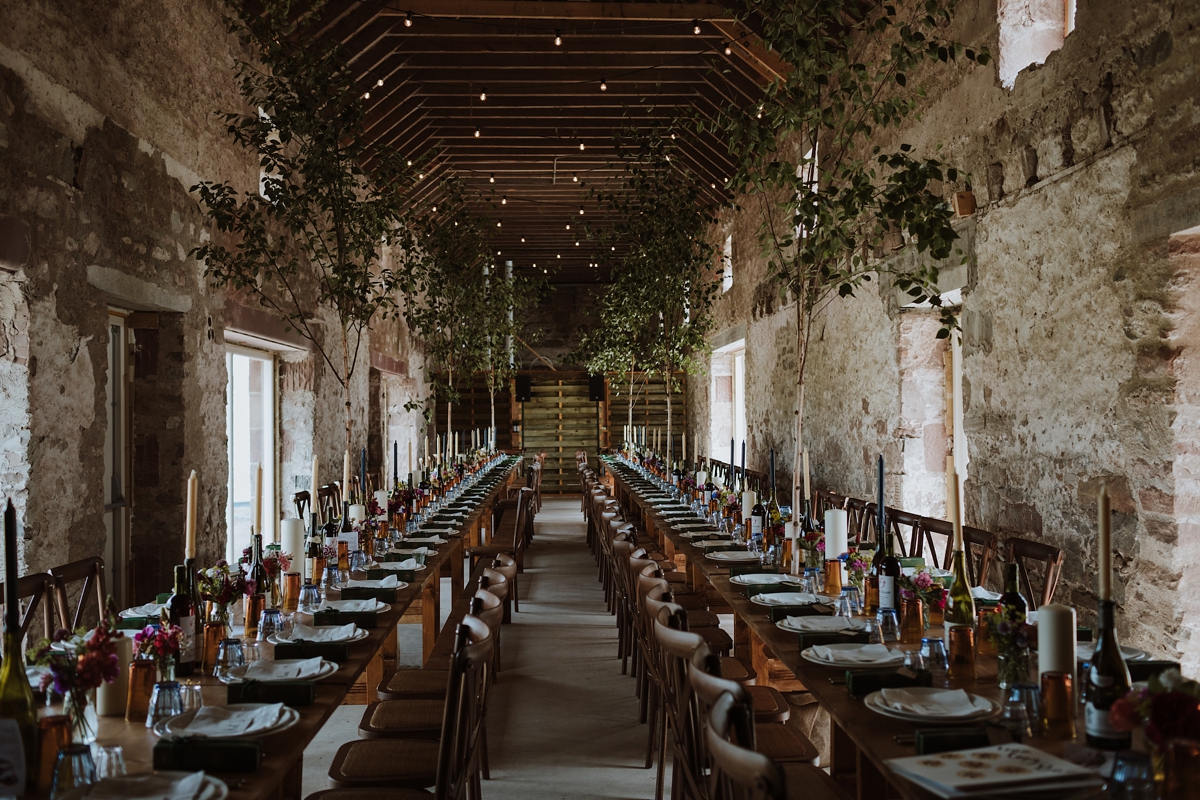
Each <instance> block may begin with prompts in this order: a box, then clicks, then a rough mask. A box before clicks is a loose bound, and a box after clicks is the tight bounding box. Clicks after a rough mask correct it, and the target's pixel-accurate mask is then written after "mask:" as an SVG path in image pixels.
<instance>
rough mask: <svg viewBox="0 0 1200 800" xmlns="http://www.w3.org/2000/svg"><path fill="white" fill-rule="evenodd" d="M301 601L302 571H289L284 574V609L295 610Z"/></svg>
mask: <svg viewBox="0 0 1200 800" xmlns="http://www.w3.org/2000/svg"><path fill="white" fill-rule="evenodd" d="M299 603H300V573H299V572H289V573H287V574H285V575H284V576H283V610H284V611H295V610H296V608H297V606H298V605H299Z"/></svg>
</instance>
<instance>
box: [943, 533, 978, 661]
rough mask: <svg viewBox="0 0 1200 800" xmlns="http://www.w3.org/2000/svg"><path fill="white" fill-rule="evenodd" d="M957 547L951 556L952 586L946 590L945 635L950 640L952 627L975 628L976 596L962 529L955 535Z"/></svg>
mask: <svg viewBox="0 0 1200 800" xmlns="http://www.w3.org/2000/svg"><path fill="white" fill-rule="evenodd" d="M955 538H956V539H957V542H956V544H957V547H955V549H954V552H953V554H952V555H951V556H950V581H951V583H950V588H949V589H948V590H947V592H946V610H945V612H944V616H943V619H944V620H945V623H944V624H945V637H946V641H950V629H951V628H953V627H954V626H956V625H966V626H967V627H969V628H971V629H972V630H974V629H975V597H974V596H973V595H972V594H971V580H970V578H968V577H967V554H966V551H965V549H964V548H963V546H962V533H961V531H960V532H959V533H958V535H957V536H956V537H955Z"/></svg>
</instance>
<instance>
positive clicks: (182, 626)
mask: <svg viewBox="0 0 1200 800" xmlns="http://www.w3.org/2000/svg"><path fill="white" fill-rule="evenodd" d="M187 573H188V569H187V567H186V566H183V565H180V566H177V567H175V592H174V594H172V595H171V597H170V598H169V599H168V600H167V618H168V619H169V620H170V621H171V624H172V625H174V626H175V627H177V628H179V652H178V653H177V654H176V655H175V674H176V675H178V676H179V677H181V678H186V677H188V676H189V675H191V674H193V673H194V672H195V671H196V603H195V601H194V600H192V597H191V595H190V594H188V583H189V581H188V574H187Z"/></svg>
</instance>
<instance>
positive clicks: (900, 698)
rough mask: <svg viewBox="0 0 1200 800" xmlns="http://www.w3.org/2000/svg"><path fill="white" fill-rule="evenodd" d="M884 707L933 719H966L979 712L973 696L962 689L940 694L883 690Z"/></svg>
mask: <svg viewBox="0 0 1200 800" xmlns="http://www.w3.org/2000/svg"><path fill="white" fill-rule="evenodd" d="M880 694H882V696H883V702H884V705H886V706H887V707H888V708H894V709H895V710H897V711H906V712H908V713H910V714H924V715H927V716H931V717H965V716H968V715H970V714H974V713H976V712H978V711H979V709H978V708H976V707H975V704H974V703H972V702H971V696H970V695H968V694H967V693H966V692H964V691H963V690H962V689H946V690H944V691H940V692H928V691H926V692H913V691H910V690H908V689H882V690H880Z"/></svg>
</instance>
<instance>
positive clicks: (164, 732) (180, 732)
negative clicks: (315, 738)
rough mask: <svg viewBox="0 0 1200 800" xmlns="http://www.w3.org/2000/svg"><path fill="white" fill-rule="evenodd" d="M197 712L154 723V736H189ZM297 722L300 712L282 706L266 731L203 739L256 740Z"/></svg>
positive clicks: (253, 705) (250, 704)
mask: <svg viewBox="0 0 1200 800" xmlns="http://www.w3.org/2000/svg"><path fill="white" fill-rule="evenodd" d="M234 705H237V706H246V707H261V706H268V705H271V703H235V704H234ZM225 708H229V706H225ZM197 711H199V709H196V710H195V711H185V712H183V713H182V714H176V715H175V716H173V717H167V718H166V719H160V720H159V721H158V722H156V723H154V735H155V736H159V737H162V738H164V739H167V738H174V737H176V736H190V735H191V734H189V733H188V732H187V726H188V723H190V722H191V721H192V720H193V719H195V717H196V712H197ZM299 721H300V712H299V711H297V710H296V709H294V708H292V707H291V706H284V707H283V710H282V711H281V712H280V713H279V719H278V720H276V721H275V724H274V725H272V726H271V727H269V728H267V729H266V730H262V731H255V732H254V733H246V734H238V735H237V736H207V737H205V738H207V739H241V738H243V737H248V738H258V737H260V736H271V735H273V734H276V733H279V732H281V731H286V730H287V729H288V728H290V727H292V726H293V725H295V724H296V723H297V722H299Z"/></svg>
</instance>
